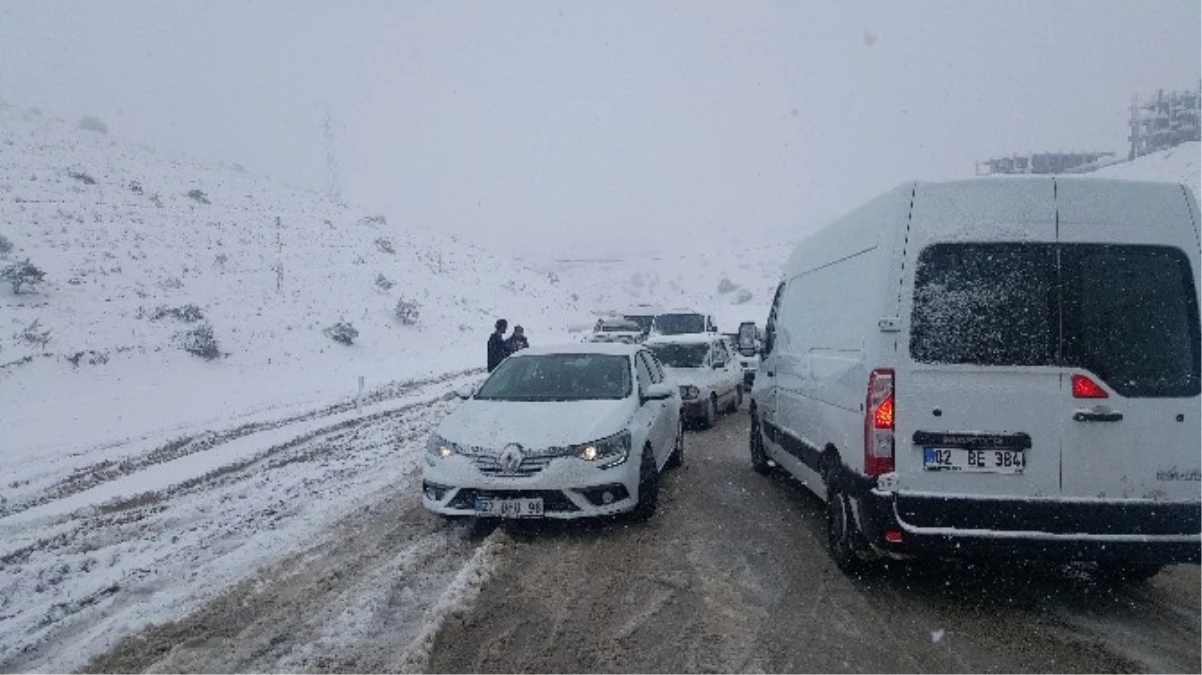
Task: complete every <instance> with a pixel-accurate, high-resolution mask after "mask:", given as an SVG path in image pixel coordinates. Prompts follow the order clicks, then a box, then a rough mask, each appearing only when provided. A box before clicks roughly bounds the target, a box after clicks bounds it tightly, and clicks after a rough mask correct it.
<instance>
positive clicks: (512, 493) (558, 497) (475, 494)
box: [447, 488, 580, 513]
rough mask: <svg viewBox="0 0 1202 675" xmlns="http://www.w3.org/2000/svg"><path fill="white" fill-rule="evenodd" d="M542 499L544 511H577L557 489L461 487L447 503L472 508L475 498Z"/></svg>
mask: <svg viewBox="0 0 1202 675" xmlns="http://www.w3.org/2000/svg"><path fill="white" fill-rule="evenodd" d="M532 498H533V499H542V500H543V510H544V511H545V512H561V513H571V512H573V511H579V510H580V507H579V506H576V504H575V503H574V502H572V500H571V499H568V497H567V495H565V494H564V493H563V492H560V491H559V490H475V489H472V488H463V489H461V490H459V492H457V493H456V494H455V497H454V499H452V500H451V501H450V502H449V503H448V504H447V507H448V508H452V509H474V508H476V499H532Z"/></svg>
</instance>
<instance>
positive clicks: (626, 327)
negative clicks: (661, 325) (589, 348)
mask: <svg viewBox="0 0 1202 675" xmlns="http://www.w3.org/2000/svg"><path fill="white" fill-rule="evenodd" d="M643 337H644V336H643V329H642V328H639V325H638V324H637V323H635V322H633V321H627V320H626V319H610V320H609V321H602V322H601V326H600V330H595V331H593V333H592V335H590V336H589V337H588V341H589V342H622V343H625V344H630V345H632V344H635V343H638V342H642V341H643Z"/></svg>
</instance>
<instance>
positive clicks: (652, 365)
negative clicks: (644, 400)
mask: <svg viewBox="0 0 1202 675" xmlns="http://www.w3.org/2000/svg"><path fill="white" fill-rule="evenodd" d="M640 353H641V354H642V356H643V358H644V359H646V361H647V366H648V370H650V371H651V382H652V383H653V384H663V383H665V382H667V381H668V374H667V373H665V372H664V368H663V366H662V365H660V362H659V360H658V359H656V358H655V355H654V354H652V353H651V352H649V351H646V350H644V351H642V352H640ZM660 406H661V408H662V409H661V410H660V413H659V420H658V421H657V424H658V425H660V426H661V427H662V429H663V443H664V446H665V448H667V450H668V451H671V449H672V448H674V447H675V446H676V431H677V429H678V428H679V427H680V391H679V390H678V389H677V388H676V387H672V396H671V398H668V399H666V400H663V401H660Z"/></svg>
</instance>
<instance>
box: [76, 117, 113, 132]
mask: <svg viewBox="0 0 1202 675" xmlns="http://www.w3.org/2000/svg"><path fill="white" fill-rule="evenodd" d="M77 126H78V127H79V128H80V129H84V130H86V131H97V132H100V133H102V134H107V133H108V132H109V125H107V124H105V123H104V120H102V119H100V118H99V117H92V116H91V115H84V116H83V117H81V118H79V124H78V125H77Z"/></svg>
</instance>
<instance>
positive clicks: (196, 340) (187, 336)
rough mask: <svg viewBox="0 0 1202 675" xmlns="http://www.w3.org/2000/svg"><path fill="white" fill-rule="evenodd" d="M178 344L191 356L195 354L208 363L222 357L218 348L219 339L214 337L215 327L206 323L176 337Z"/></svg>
mask: <svg viewBox="0 0 1202 675" xmlns="http://www.w3.org/2000/svg"><path fill="white" fill-rule="evenodd" d="M176 344H178V345H179V347H180V348H181V349H183V350H184V351H186V352H188V353H189V354H195V355H196V356H199V357H200V358H202V359H204V360H206V361H212V360H213V359H215V358H217V357H218V356H221V350H220V349H219V348H218V347H217V338H216V337H215V336H214V335H213V327H212V326H210V325H209V323H208V322H207V321H206V322H204V323H202V324H200V325H199V326H197V327H195V328H193V329H191V330H187V331H184V332H182V333H179V334H177V335H176Z"/></svg>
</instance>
